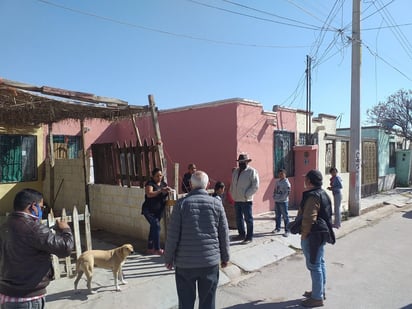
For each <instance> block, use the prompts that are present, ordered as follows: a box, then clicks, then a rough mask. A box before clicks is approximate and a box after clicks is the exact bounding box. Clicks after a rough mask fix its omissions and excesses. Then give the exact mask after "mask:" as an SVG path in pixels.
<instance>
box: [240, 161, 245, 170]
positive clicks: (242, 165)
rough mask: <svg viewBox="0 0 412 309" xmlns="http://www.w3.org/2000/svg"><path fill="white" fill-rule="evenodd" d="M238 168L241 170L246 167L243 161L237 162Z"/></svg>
mask: <svg viewBox="0 0 412 309" xmlns="http://www.w3.org/2000/svg"><path fill="white" fill-rule="evenodd" d="M239 168H240V169H241V170H244V169H245V168H246V163H244V162H241V163H239Z"/></svg>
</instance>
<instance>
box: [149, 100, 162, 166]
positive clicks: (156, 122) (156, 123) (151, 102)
mask: <svg viewBox="0 0 412 309" xmlns="http://www.w3.org/2000/svg"><path fill="white" fill-rule="evenodd" d="M149 108H150V112H151V114H152V121H153V126H154V130H155V135H156V144H157V148H158V149H159V162H160V169H161V170H162V171H163V169H164V153H163V142H162V137H161V135H160V126H159V119H158V117H157V108H156V106H155V102H154V98H153V95H151V94H149Z"/></svg>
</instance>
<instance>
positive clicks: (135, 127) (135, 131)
mask: <svg viewBox="0 0 412 309" xmlns="http://www.w3.org/2000/svg"><path fill="white" fill-rule="evenodd" d="M135 116H136V115H133V114H132V113H131V112H130V117H131V118H132V123H133V129H134V133H135V134H136V140H137V146H141V145H142V140H141V139H140V134H139V129H138V128H137V125H136V119H134V117H135Z"/></svg>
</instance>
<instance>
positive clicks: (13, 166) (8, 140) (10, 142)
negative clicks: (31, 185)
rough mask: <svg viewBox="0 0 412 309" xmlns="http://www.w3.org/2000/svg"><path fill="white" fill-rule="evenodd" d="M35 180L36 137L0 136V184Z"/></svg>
mask: <svg viewBox="0 0 412 309" xmlns="http://www.w3.org/2000/svg"><path fill="white" fill-rule="evenodd" d="M35 180H37V137H36V136H33V135H12V134H0V182H1V183H9V182H24V181H35Z"/></svg>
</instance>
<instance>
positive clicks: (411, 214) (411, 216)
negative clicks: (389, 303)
mask: <svg viewBox="0 0 412 309" xmlns="http://www.w3.org/2000/svg"><path fill="white" fill-rule="evenodd" d="M402 217H403V218H406V219H412V211H408V212H405V213H404V214H403V215H402ZM405 308H407V307H405ZM411 308H412V307H411Z"/></svg>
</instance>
